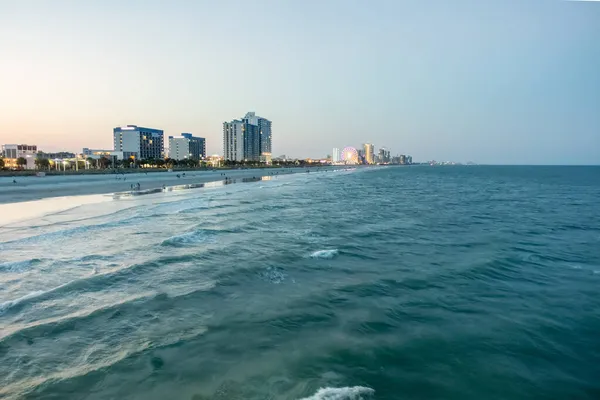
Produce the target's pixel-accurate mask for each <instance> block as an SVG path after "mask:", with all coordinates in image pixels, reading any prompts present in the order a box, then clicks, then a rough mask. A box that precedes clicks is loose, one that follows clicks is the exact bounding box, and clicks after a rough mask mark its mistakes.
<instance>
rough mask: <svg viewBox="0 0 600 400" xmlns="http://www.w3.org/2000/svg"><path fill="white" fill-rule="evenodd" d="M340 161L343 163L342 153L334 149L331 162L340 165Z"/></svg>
mask: <svg viewBox="0 0 600 400" xmlns="http://www.w3.org/2000/svg"><path fill="white" fill-rule="evenodd" d="M340 161H342V153H341V152H340V149H339V148H337V147H334V148H333V153H332V155H331V162H333V163H339V162H340Z"/></svg>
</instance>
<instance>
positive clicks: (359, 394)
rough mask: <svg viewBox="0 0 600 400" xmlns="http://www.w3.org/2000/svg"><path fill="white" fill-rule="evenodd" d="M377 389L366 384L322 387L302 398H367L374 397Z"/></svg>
mask: <svg viewBox="0 0 600 400" xmlns="http://www.w3.org/2000/svg"><path fill="white" fill-rule="evenodd" d="M374 393H375V390H373V389H371V388H368V387H364V386H353V387H343V388H321V389H319V390H318V391H317V393H315V394H314V395H312V396H310V397H305V398H303V399H301V400H365V399H368V398H372V396H373V394H374Z"/></svg>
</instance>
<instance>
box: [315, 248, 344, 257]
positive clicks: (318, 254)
mask: <svg viewBox="0 0 600 400" xmlns="http://www.w3.org/2000/svg"><path fill="white" fill-rule="evenodd" d="M338 254H339V251H338V249H332V250H319V251H315V252H314V253H312V254H311V255H310V257H311V258H325V259H331V258H333V257H335V256H337V255H338Z"/></svg>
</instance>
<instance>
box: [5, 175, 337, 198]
mask: <svg viewBox="0 0 600 400" xmlns="http://www.w3.org/2000/svg"><path fill="white" fill-rule="evenodd" d="M325 169H326V168H320V170H325ZM310 170H311V171H312V172H317V170H316V169H313V168H311V169H310ZM300 172H303V173H305V172H306V169H305V168H277V169H240V170H214V171H186V172H185V173H184V172H167V171H165V172H151V173H134V174H125V175H115V174H102V175H66V176H57V175H55V176H45V177H37V176H26V177H17V178H15V179H16V183H14V182H13V177H0V204H7V203H18V202H28V201H33V200H40V199H45V198H49V197H64V196H83V195H92V194H108V193H119V192H129V191H131V190H132V185H135V186H137V184H138V183H139V186H140V189H141V190H151V189H156V188H162V187H163V186H166V187H170V186H177V185H195V184H201V183H206V182H214V181H221V180H225V179H226V178H227V179H233V180H237V179H252V178H260V177H262V176H272V175H287V174H293V173H300ZM184 174H185V175H184ZM178 175H179V177H178Z"/></svg>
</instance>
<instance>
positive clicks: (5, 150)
mask: <svg viewBox="0 0 600 400" xmlns="http://www.w3.org/2000/svg"><path fill="white" fill-rule="evenodd" d="M36 154H37V146H36V145H29V144H5V145H2V156H3V158H4V166H5V167H6V168H25V169H35V157H36ZM19 158H24V159H25V161H26V163H25V164H24V165H19V163H18V159H19Z"/></svg>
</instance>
